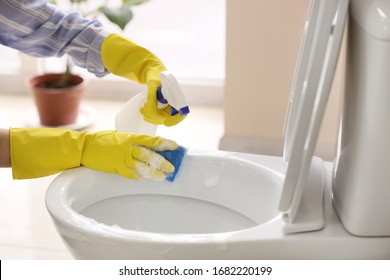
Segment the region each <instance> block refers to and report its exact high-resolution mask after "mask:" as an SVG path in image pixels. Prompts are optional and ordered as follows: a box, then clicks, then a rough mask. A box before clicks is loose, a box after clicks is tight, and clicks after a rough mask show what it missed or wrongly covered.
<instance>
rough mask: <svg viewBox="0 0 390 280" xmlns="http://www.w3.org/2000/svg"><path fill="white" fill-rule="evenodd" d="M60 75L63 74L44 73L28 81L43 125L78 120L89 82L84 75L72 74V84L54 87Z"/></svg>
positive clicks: (71, 122)
mask: <svg viewBox="0 0 390 280" xmlns="http://www.w3.org/2000/svg"><path fill="white" fill-rule="evenodd" d="M60 77H61V74H44V75H39V76H35V77H32V78H31V79H29V81H28V85H29V87H30V90H31V93H32V95H33V97H34V101H35V105H36V106H37V111H38V115H39V119H40V122H41V124H42V125H43V126H63V125H69V124H73V123H75V122H76V120H77V116H78V113H79V106H80V102H81V99H82V97H83V94H84V88H85V86H86V84H87V83H86V81H85V80H84V79H83V78H82V77H80V76H77V75H71V76H70V81H71V82H72V85H71V86H69V87H63V88H54V87H53V85H54V84H56V82H57V81H58V80H59V79H60Z"/></svg>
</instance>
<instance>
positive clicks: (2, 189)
mask: <svg viewBox="0 0 390 280" xmlns="http://www.w3.org/2000/svg"><path fill="white" fill-rule="evenodd" d="M85 104H86V105H88V107H89V108H93V111H94V112H95V115H94V116H95V117H94V125H93V126H91V127H90V128H89V129H90V130H105V129H114V118H115V114H116V112H118V110H119V109H120V108H121V106H123V102H118V101H107V100H86V101H85ZM32 105H33V103H32V100H31V99H30V97H26V96H7V95H1V94H0V127H2V128H7V127H20V126H25V125H26V124H30V123H31V121H32V120H31V114H30V109H31V108H32ZM157 134H158V135H160V136H164V137H168V138H171V139H174V140H176V141H177V142H178V143H180V144H182V145H184V146H187V147H191V148H194V149H205V150H213V149H217V148H218V142H219V139H220V137H221V136H222V134H223V112H222V109H221V108H218V107H196V106H194V107H191V114H190V115H189V116H188V117H187V119H186V120H185V121H184V122H183V123H181V124H179V125H177V126H175V127H172V128H159V130H158V131H157ZM53 178H54V176H49V177H45V178H40V179H33V180H13V179H12V174H11V170H10V169H7V168H3V169H0V259H3V260H4V259H19V260H21V259H72V256H71V255H70V254H69V253H68V251H67V249H66V248H65V246H64V245H63V243H62V241H61V239H60V237H59V235H58V234H57V232H56V230H55V228H54V226H53V224H52V222H51V219H50V216H49V214H48V212H47V210H46V208H45V201H44V198H45V191H46V188H47V186H48V184H49V183H50V182H51V181H52V180H53Z"/></svg>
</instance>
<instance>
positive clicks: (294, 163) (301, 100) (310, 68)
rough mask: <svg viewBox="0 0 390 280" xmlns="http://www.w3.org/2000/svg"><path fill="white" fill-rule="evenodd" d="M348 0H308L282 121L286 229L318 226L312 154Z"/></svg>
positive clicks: (318, 166) (319, 189)
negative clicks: (295, 65) (285, 164)
mask: <svg viewBox="0 0 390 280" xmlns="http://www.w3.org/2000/svg"><path fill="white" fill-rule="evenodd" d="M348 4H349V0H326V1H325V0H312V1H311V3H310V7H309V13H308V15H307V19H306V23H305V31H304V36H303V40H302V43H301V48H300V52H299V57H298V63H297V68H296V70H295V76H294V82H293V86H292V91H291V95H290V99H289V106H288V111H287V118H286V123H285V130H284V134H285V146H284V158H285V160H286V162H287V171H286V177H285V180H284V186H283V191H282V195H281V199H280V204H279V210H280V211H282V212H284V215H283V217H284V221H285V226H284V231H285V232H286V233H294V232H304V231H312V230H319V229H321V228H323V227H324V223H325V222H324V213H323V185H324V178H325V177H324V174H325V173H324V167H323V162H322V160H320V159H319V158H316V157H313V154H314V149H315V146H316V143H317V139H318V135H319V131H320V127H321V122H322V119H323V116H324V112H325V108H326V103H327V100H328V96H329V93H330V88H331V85H332V81H333V76H334V72H335V69H336V65H337V60H338V56H339V52H340V46H341V43H342V37H343V31H344V26H345V22H346V18H347V14H348Z"/></svg>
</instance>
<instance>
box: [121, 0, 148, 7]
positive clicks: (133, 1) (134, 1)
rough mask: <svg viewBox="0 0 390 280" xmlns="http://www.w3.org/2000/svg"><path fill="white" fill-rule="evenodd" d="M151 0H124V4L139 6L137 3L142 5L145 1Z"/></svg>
mask: <svg viewBox="0 0 390 280" xmlns="http://www.w3.org/2000/svg"><path fill="white" fill-rule="evenodd" d="M148 1H149V0H123V1H122V2H123V5H126V6H129V7H130V6H137V5H141V4H143V3H145V2H148Z"/></svg>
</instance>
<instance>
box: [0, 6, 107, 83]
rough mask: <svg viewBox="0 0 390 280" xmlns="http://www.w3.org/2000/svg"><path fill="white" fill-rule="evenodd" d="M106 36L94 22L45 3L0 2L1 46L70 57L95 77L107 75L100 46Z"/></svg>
mask: <svg viewBox="0 0 390 280" xmlns="http://www.w3.org/2000/svg"><path fill="white" fill-rule="evenodd" d="M108 35H109V32H107V31H105V30H104V29H103V27H102V25H101V24H100V22H98V21H96V20H87V19H84V18H82V16H81V15H80V14H79V13H78V12H65V11H63V10H60V9H58V8H57V7H55V6H53V5H51V4H49V3H47V0H0V44H2V45H5V46H8V47H11V48H14V49H17V50H20V51H21V52H24V53H26V54H29V55H32V56H37V57H50V56H62V55H63V54H64V53H67V54H69V55H70V56H71V57H72V59H73V61H74V63H75V64H76V65H78V66H80V67H83V68H86V69H87V70H88V71H89V72H91V73H94V74H95V75H96V76H98V77H102V76H104V75H106V74H107V71H106V70H105V68H104V66H103V63H102V59H101V55H100V46H101V44H102V42H103V40H104V39H105V38H106V37H107V36H108Z"/></svg>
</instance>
